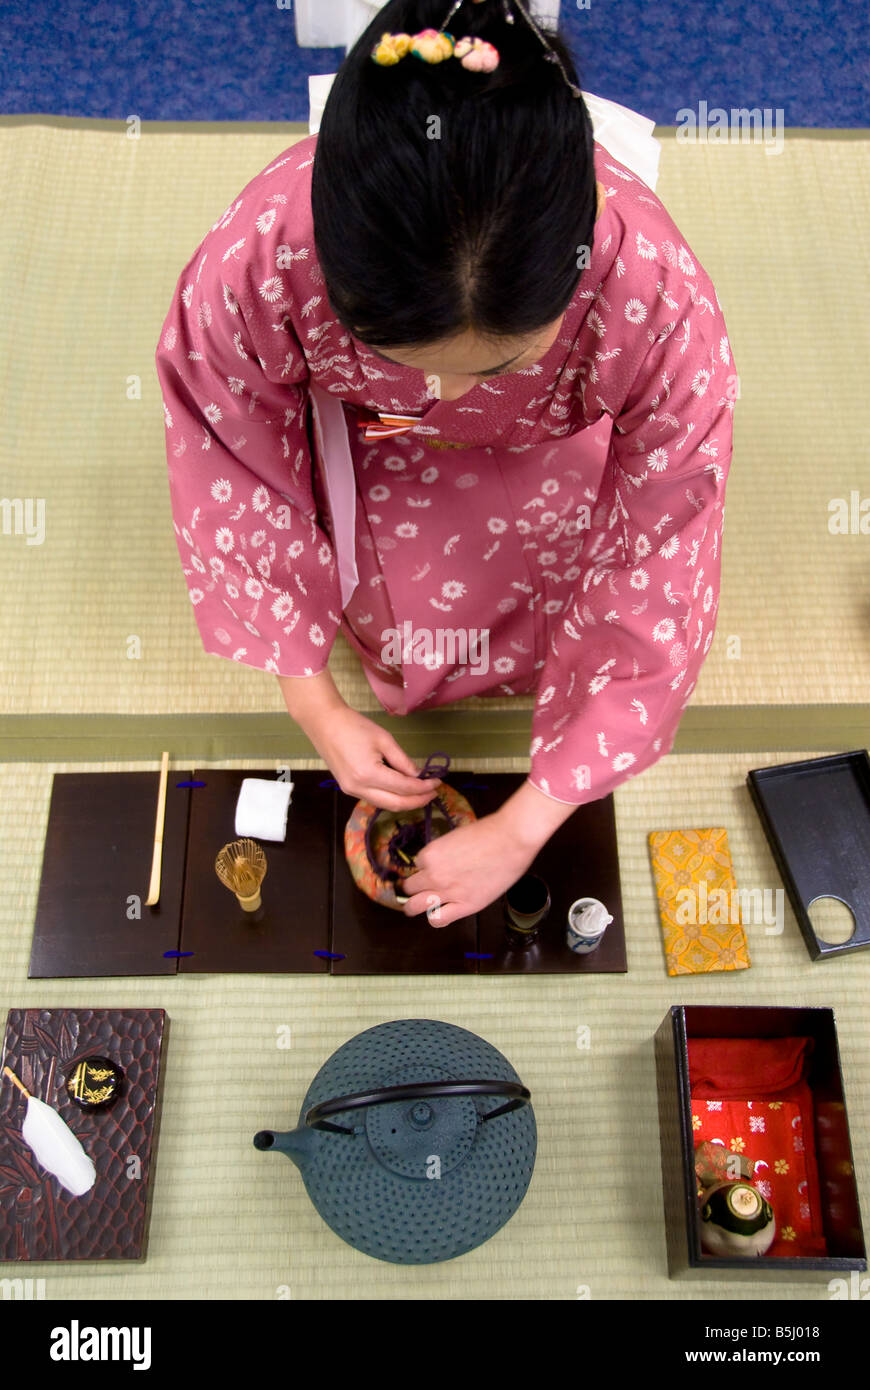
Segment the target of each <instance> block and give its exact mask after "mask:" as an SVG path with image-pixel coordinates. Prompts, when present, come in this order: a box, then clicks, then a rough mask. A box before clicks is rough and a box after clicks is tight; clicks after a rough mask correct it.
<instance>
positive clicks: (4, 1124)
mask: <svg viewBox="0 0 870 1390" xmlns="http://www.w3.org/2000/svg"><path fill="white" fill-rule="evenodd" d="M167 1024H168V1020H167V1018H166V1015H165V1013H164V1011H163V1009H11V1010H10V1011H9V1015H8V1017H7V1020H6V1036H5V1038H4V1042H3V1057H2V1062H0V1075H2V1067H3V1066H9V1067H11V1069H12V1070H13V1071H14V1072H15V1073H16V1075H17V1076H18V1077H19V1078H20V1080H21V1081H22V1082H23V1084H24V1085H25V1086H26V1087H27V1089H28V1091H30V1092H31V1094H32V1095H34V1096H36V1097H37V1098H38V1099H39V1100H42V1101H45V1102H46V1104H49V1105H51V1106H52V1107H53V1108H54V1109H55V1110H56V1111H57V1112H58V1114H59V1115H61V1116H62V1118H63V1119H64V1120H65V1121H66V1123H67V1124H68V1125H69V1127H70V1129H71V1130H72V1131H73V1133H74V1134H75V1135H76V1137H77V1138H78V1140H79V1142H80V1143H81V1144H82V1146H83V1148H84V1149H85V1150H86V1152H87V1154H88V1156H89V1157H90V1158H91V1160H92V1162H93V1164H94V1167H95V1168H96V1170H97V1180H96V1182H95V1184H94V1186H93V1187H92V1188H91V1190H90V1192H86V1193H85V1194H84V1195H83V1196H81V1197H74V1196H72V1194H71V1193H69V1192H67V1191H66V1190H65V1189H64V1188H63V1187H62V1186H61V1185H60V1183H59V1182H58V1180H57V1178H55V1177H54V1176H53V1175H52V1174H50V1173H48V1172H47V1171H46V1170H45V1169H44V1168H43V1167H42V1165H41V1164H40V1163H39V1162H38V1161H37V1159H36V1158H35V1157H34V1155H33V1153H32V1151H31V1149H30V1148H29V1146H28V1145H27V1144H26V1143H25V1141H24V1139H23V1138H22V1137H21V1126H22V1124H23V1123H24V1117H25V1115H26V1113H27V1101H26V1099H25V1098H24V1096H22V1094H21V1092H20V1091H19V1090H18V1089H17V1087H16V1086H14V1085H13V1084H12V1082H11V1081H9V1080H8V1078H6V1077H3V1080H2V1086H0V1260H2V1261H12V1260H16V1261H29V1260H140V1259H143V1258H144V1256H145V1252H146V1246H147V1240H148V1221H149V1214H150V1182H151V1174H152V1171H153V1166H154V1159H155V1155H156V1143H157V1128H158V1118H159V1109H160V1099H161V1097H160V1092H161V1075H162V1073H161V1058H162V1052H163V1046H164V1042H165V1039H166V1036H167V1033H168V1029H167ZM94 1055H96V1056H102V1057H108V1058H110V1059H111V1060H112V1061H114V1062H118V1063H119V1064H120V1066H121V1067H122V1069H123V1071H124V1082H123V1089H122V1092H121V1094H120V1096H119V1097H118V1099H117V1100H116V1101H115V1103H114V1104H113V1105H112V1106H111V1107H109V1108H107V1109H103V1110H94V1111H89V1112H88V1111H83V1110H80V1109H79V1108H78V1106H76V1105H74V1104H73V1102H72V1101H71V1100H70V1099H69V1096H68V1095H67V1091H66V1078H67V1075H68V1073H69V1072H70V1071H71V1070H72V1068H73V1066H74V1065H75V1063H76V1062H77V1061H80V1060H82V1059H83V1058H84V1057H88V1056H94ZM133 1160H138V1163H137V1162H135V1161H133Z"/></svg>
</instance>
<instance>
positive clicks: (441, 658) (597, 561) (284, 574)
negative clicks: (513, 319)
mask: <svg viewBox="0 0 870 1390" xmlns="http://www.w3.org/2000/svg"><path fill="white" fill-rule="evenodd" d="M316 143H317V137H316V136H309V137H308V138H307V139H304V140H302V141H300V142H299V143H297V144H295V145H294V146H292V147H291V148H290V149H289V150H287V151H285V153H284V154H283V155H282V156H281V157H280V158H279V159H277V160H276V161H275V163H274V164H271V165H270V166H269V167H268V168H267V169H264V170H263V172H262V173H260V174H258V175H257V177H256V178H254V179H253V180H252V181H251V182H250V183H249V184H248V185H247V187H246V188H245V189H244V190H243V191H242V192H241V194H240V195H239V197H238V199H237V200H236V201H235V202H234V203H233V204H232V205H231V206H230V207H229V208H228V209H227V211H226V212H225V214H224V215H223V217H221V219H220V221H219V222H217V223H215V225H214V226H213V227H212V229H211V231H210V232H209V233H208V235H207V236H206V237H205V238H204V240H203V241H202V243H201V245H200V246H199V247H198V248H197V250H196V251H195V252H194V254H193V255H192V257H191V258H190V260H189V262H188V264H187V266H186V267H185V268H184V270H183V271H182V273H181V276H180V278H179V280H178V285H177V289H176V292H175V295H174V297H173V300H172V304H171V307H170V310H169V313H168V315H167V318H166V321H165V323H164V326H163V331H162V333H161V337H160V342H159V345H158V348H157V354H156V362H157V373H158V377H159V380H160V385H161V388H162V394H163V402H164V411H165V424H166V439H167V457H168V462H169V478H170V492H171V498H172V509H173V514H174V518H175V531H176V536H177V542H178V548H179V553H180V556H181V561H182V565H183V568H184V573H185V576H186V577H187V583H188V588H189V591H190V598H191V602H192V603H193V605H194V612H195V616H196V620H197V623H198V626H199V630H200V634H201V636H202V641H203V643H204V646H205V649H206V650H207V651H208V652H211V653H214V654H216V655H219V656H224V657H228V658H230V659H232V660H234V661H239V662H242V663H244V664H245V665H248V666H253V667H256V668H257V669H258V670H262V671H271V672H274V673H275V674H276V675H283V676H310V675H315V674H317V673H318V672H320V671H322V670H323V669H324V668H325V667H326V664H327V660H328V657H329V652H330V648H331V647H332V644H333V641H334V639H335V635H336V632H337V630H338V628H339V627H341V629H342V631H343V632H344V634H345V636H346V638H347V640H348V641H349V642H350V644H351V645H352V646H353V647H354V648H355V650H356V651H357V652H358V653H359V655H360V657H361V659H362V661H363V664H364V668H365V671H366V675H367V678H368V680H369V683H370V685H371V687H372V689H373V690H374V692H375V693H376V695H377V697H378V699H379V701H380V702H381V704H382V705H383V707H384V708H385V709H386V710H388V711H389V712H390V713H393V714H405V713H407V712H409V711H410V710H413V709H417V708H421V707H423V708H430V707H433V706H435V705H441V704H446V703H448V702H450V701H453V700H459V699H462V698H464V697H466V696H471V695H483V696H486V695H489V696H504V695H505V694H507V695H525V694H529V693H533V692H534V693H536V697H537V698H536V703H535V710H534V715H533V724H532V742H531V748H530V758H531V770H530V780H531V782H532V784H533V785H534V786H535V787H537V788H538V789H539V790H540V791H542V792H543V793H544V794H545V795H547V796H550V797H552V798H554V799H556V800H559V801H563V802H567V803H571V804H577V805H579V804H581V803H583V802H587V801H593V800H596V799H597V798H599V797H602V796H606V795H607V794H608V793H609V792H611V791H612V790H613V789H614V788H615V787H617V786H619V785H620V783H622V782H624V781H625V780H626V779H627V778H629V777H632V776H635V775H636V774H637V773H639V772H642V771H643V770H644V769H645V768H648V767H650V766H651V765H652V764H653V763H655V762H656V761H657V760H658V759H659V758H660V757H662V756H663V755H664V754H665V753H667V752H668V751H669V750H670V748H671V746H672V743H673V740H674V735H675V733H676V729H677V725H678V723H679V720H680V715H681V713H682V710H683V709H684V708H685V705H686V704H687V702H688V699H689V697H690V695H691V693H692V690H693V688H694V686H695V683H696V680H697V677H698V673H699V671H700V669H701V665H702V663H703V661H704V658H705V656H706V653H707V651H708V650H709V647H710V643H711V641H712V639H713V631H714V627H715V623H716V614H717V608H718V590H719V575H720V561H721V543H722V526H723V520H724V505H723V504H724V495H725V484H726V480H727V476H728V470H729V464H730V459H731V424H732V410H733V401H734V397H735V396H736V394H737V391H736V381H737V378H736V376H735V374H734V371H735V369H734V365H733V363H732V360H731V351H730V347H729V342H728V336H727V333H726V329H725V322H724V319H723V315H722V310H721V307H720V305H719V302H718V300H717V297H716V292H715V290H714V288H713V286H712V284H711V282H710V279H709V277H708V276H707V275H706V273H705V272H704V270H703V269H702V268H701V266H700V265H699V264H698V262H697V260H696V259H695V257H694V256H693V254H692V252H691V250H690V249H689V248H688V247H687V246H686V245H685V243H684V242H683V240H682V238H681V236H680V233H679V231H678V230H677V228H676V227H675V225H674V223H673V222H672V220H671V218H670V217H669V216H668V214H667V212H666V211H665V209H664V207H663V206H662V204H661V202H660V201H659V199H658V198H657V197H656V196H655V194H653V193H652V192H651V191H650V190H649V188H647V186H646V185H645V184H644V183H642V182H641V181H640V180H639V179H638V178H636V177H635V176H634V175H633V174H632V173H630V172H629V171H628V170H627V169H626V168H625V166H624V165H621V164H619V163H618V162H617V161H616V160H615V159H614V158H613V157H612V156H611V155H610V154H609V153H608V152H607V150H605V149H604V148H603V147H602V146H601V145H598V144H596V146H595V158H596V172H597V176H598V179H599V180H600V182H601V183H602V184H603V185H604V187H605V189H606V191H607V203H606V206H605V208H604V211H603V213H602V214H601V216H600V217H599V219H598V221H597V223H596V226H595V238H594V240H595V245H594V247H593V250H592V254H591V261H590V264H589V266H588V268H587V269H585V271H584V273H583V275H582V277H581V280H580V283H579V286H578V289H577V291H576V293H575V295H574V297H573V299H572V301H571V304H570V305H569V307H568V310H567V312H566V314H565V319H564V322H563V325H562V329H561V332H560V335H559V337H558V339H557V341H556V342H555V344H554V345H553V347H552V348H551V349H550V351H549V352H548V353H547V354H546V355H545V356H544V357H543V358H542V359H541V360H540V361H539V362H537V363H536V364H535V365H533V366H531V367H527V368H525V369H523V370H521V371H513V372H509V373H507V374H505V375H502V376H498V377H494V378H491V379H489V380H486V381H483V382H481V383H480V384H479V385H477V386H475V387H474V388H473V389H472V390H470V391H468V392H467V393H466V394H465V395H463V396H462V397H460V398H459V399H458V400H455V401H441V400H438V399H433V396H432V394H431V393H430V391H429V387H428V385H427V381H426V379H425V377H424V376H423V373H422V372H420V371H416V370H411V369H408V368H404V367H398V366H393V365H391V364H390V363H388V362H386V361H384V360H383V359H382V358H380V357H378V356H377V355H376V354H375V353H373V352H372V351H371V350H370V349H367V348H366V347H365V346H364V345H363V344H362V343H360V342H358V341H357V339H356V338H354V337H353V336H352V335H351V334H349V333H348V332H347V331H346V330H345V329H344V328H342V326H341V325H340V324H339V323H338V322H337V321H336V319H335V317H334V315H333V312H332V310H331V307H330V304H329V300H328V298H327V294H326V289H325V286H324V282H323V276H322V273H321V271H320V268H319V266H318V262H317V257H316V254H315V249H314V236H313V230H312V214H311V200H310V189H311V169H312V164H313V162H314V158H315V152H316ZM578 249H579V248H578ZM310 381H313V382H315V383H317V384H318V385H319V386H320V387H321V388H322V389H323V390H324V391H326V392H329V393H330V394H332V395H333V396H335V397H336V398H338V400H339V401H341V402H342V403H343V406H342V409H343V412H344V416H345V419H346V421H347V427H348V432H349V435H350V445H351V453H352V459H353V472H354V474H355V478H356V521H355V529H356V555H355V558H356V564H357V567H358V574H359V583H358V586H357V588H356V590H355V592H354V593H353V595H352V597H350V599H349V602H348V603H347V605H346V607H345V609H344V612H342V602H341V588H340V582H339V566H338V564H337V562H336V553H335V548H334V544H333V535H334V531H335V528H334V525H333V520H332V518H331V516H330V511H329V506H328V494H327V492H326V491H325V484H324V479H323V477H322V475H321V468H320V466H319V464H318V462H317V460H316V458H313V456H312V447H311V439H312V437H313V436H312V433H311V431H310V428H309V426H310V418H309V392H308V383H309V382H310ZM364 409H365V410H367V411H368V412H372V411H377V412H382V413H393V414H405V415H411V416H415V417H418V418H419V419H420V423H419V425H416V426H413V427H411V428H409V429H408V430H407V432H406V433H404V434H402V435H398V436H396V437H393V438H387V439H381V440H378V441H376V442H366V440H365V439H364V437H363V433H362V426H361V424H360V421H359V418H358V414H357V412H358V411H360V410H364ZM439 631H440V632H441V633H442V637H441V638H440V639H439V637H438V633H439ZM451 633H452V634H453V636H452V637H451V636H450V635H449V634H451ZM396 634H400V639H399V640H398V645H397V637H396ZM462 634H465V635H466V637H467V638H468V641H467V642H466V645H465V647H463V644H462ZM475 634H476V636H475Z"/></svg>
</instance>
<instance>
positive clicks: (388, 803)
mask: <svg viewBox="0 0 870 1390" xmlns="http://www.w3.org/2000/svg"><path fill="white" fill-rule="evenodd" d="M278 681H279V684H280V686H281V689H282V691H283V693H284V699H285V701H286V704H287V709H288V711H289V713H290V714H291V715H292V717H293V718H294V719H295V720H296V723H297V724H298V725H299V727H300V728H301V729H302V730H303V732H304V733H305V734H306V736H307V737H308V738H309V739H310V740H311V742H312V743H313V744H314V747H315V748H316V749H317V751H318V753H319V754H320V756H321V758H322V759H323V761H324V762H325V763H326V765H327V767H328V768H329V770H330V772H331V773H332V775H333V777H334V778H335V780H336V782H337V783H338V785H339V786H340V787H341V790H342V791H343V792H346V793H347V794H348V796H356V797H362V798H363V799H364V800H365V801H371V802H373V803H374V805H375V806H378V807H383V809H384V810H386V811H411V810H414V809H415V808H416V807H418V806H425V805H426V803H427V802H429V801H431V800H432V798H433V796H434V795H435V792H436V791H437V789H438V787H439V786H440V779H439V778H437V777H427V778H425V779H421V778H420V777H419V776H418V775H417V772H418V769H417V766H416V764H415V763H414V761H413V760H412V759H411V758H409V757H408V754H407V753H406V752H405V751H404V750H403V749H402V748H400V747H399V745H398V743H397V742H396V740H395V739H394V738H393V736H392V734H390V733H388V732H387V730H386V729H382V728H381V727H380V725H379V724H376V723H375V722H374V720H373V719H367V718H366V716H365V715H364V714H360V713H359V711H358V710H355V709H351V707H350V705H348V704H347V703H346V702H345V701H344V700H343V699H342V698H341V696H340V695H339V693H338V691H337V689H336V687H335V684H334V682H333V680H332V677H331V675H330V674H329V672H328V671H321V672H320V674H319V675H317V676H305V677H296V676H279V677H278Z"/></svg>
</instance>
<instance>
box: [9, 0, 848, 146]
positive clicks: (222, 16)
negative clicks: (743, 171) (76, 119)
mask: <svg viewBox="0 0 870 1390" xmlns="http://www.w3.org/2000/svg"><path fill="white" fill-rule="evenodd" d="M447 8H448V6H447V5H445V12H446V10H447ZM866 14H867V12H866V6H865V4H864V3H863V0H764V3H759V0H755V3H752V4H749V3H745V0H706V3H703V4H702V3H699V0H658V3H651V2H650V0H591V3H590V7H589V9H588V10H580V9H578V6H577V0H563V3H562V28H563V31H564V32H565V33H566V34H567V36H568V39H569V41H570V43H571V46H572V49H573V51H574V53H575V55H576V57H577V60H578V62H579V65H580V72H581V77H582V82H583V85H584V87H585V88H586V89H587V90H588V91H591V92H596V93H598V94H599V95H600V96H604V97H609V98H610V99H611V100H613V101H619V102H622V103H623V104H624V105H626V106H631V107H633V108H635V109H636V110H639V111H642V112H643V113H644V114H645V115H648V116H651V117H652V118H653V119H654V120H655V121H656V122H657V123H658V124H660V125H675V124H676V123H677V115H676V113H677V112H678V111H679V110H680V108H681V107H692V108H697V105H698V103H699V101H706V102H707V104H708V107H714V106H723V107H726V108H729V109H730V108H731V107H732V106H746V107H755V106H761V107H765V106H767V107H771V108H773V109H774V110H775V109H777V108H781V109H782V110H783V112H784V117H783V121H784V124H785V125H786V126H819V127H825V126H827V127H834V128H842V127H863V126H867V125H870V120H868V100H867V88H868V81H867V78H868V37H867V17H866ZM0 24H2V32H0V50H2V51H0V112H2V113H3V114H7V115H10V114H26V115H36V114H40V115H42V114H45V115H60V116H89V117H93V118H97V117H100V118H108V119H110V120H118V121H123V120H124V119H125V118H126V117H127V116H128V115H132V114H135V115H138V116H139V117H141V119H142V120H143V121H307V119H308V85H307V77H308V74H309V73H326V72H334V71H335V69H336V68H337V66H338V65H339V63H340V62H341V60H342V58H343V56H344V53H343V50H342V49H335V48H332V49H329V48H327V49H300V48H297V46H296V42H295V30H294V19H293V13H292V10H290V9H279V8H278V7H277V4H276V0H220V3H215V0H128V3H125V4H121V3H119V0H65V3H63V4H52V5H45V6H38V5H35V4H34V0H3V3H2V19H0Z"/></svg>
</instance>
